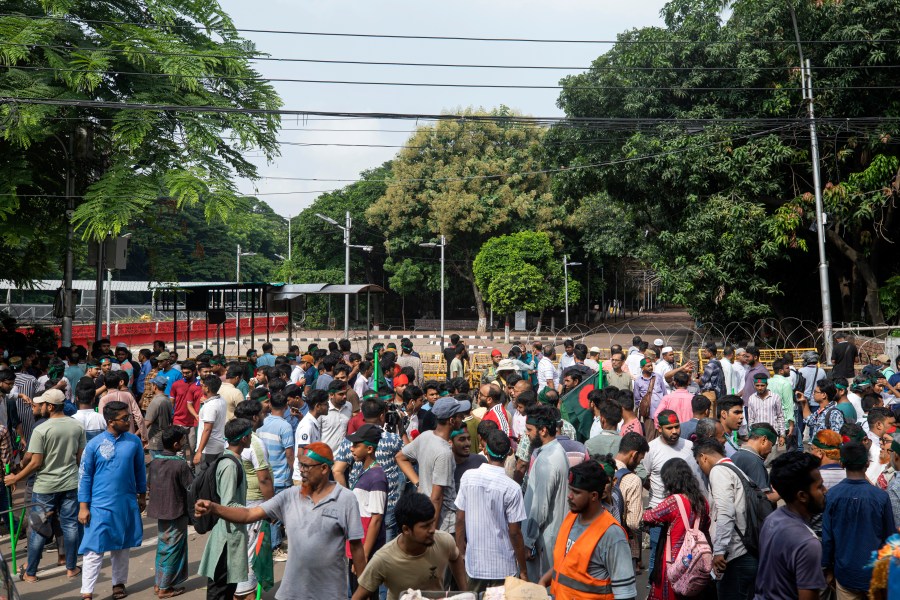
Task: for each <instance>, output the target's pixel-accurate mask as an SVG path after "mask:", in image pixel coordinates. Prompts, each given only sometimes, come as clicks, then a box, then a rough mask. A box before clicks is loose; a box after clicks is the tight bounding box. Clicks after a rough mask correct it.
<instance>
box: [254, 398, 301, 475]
mask: <svg viewBox="0 0 900 600" xmlns="http://www.w3.org/2000/svg"><path fill="white" fill-rule="evenodd" d="M256 434H257V435H259V438H260V439H261V440H262V441H263V443H264V444H265V445H266V451H267V452H268V454H269V464H270V465H271V466H272V481H273V482H274V484H275V485H278V486H286V485H290V484H291V470H292V468H293V465H289V464H288V463H287V456H286V455H285V450H287V449H288V448H293V447H294V430H293V428H292V427H291V425H290V423H288V422H287V421H286V420H284V419H283V418H282V417H279V416H277V415H269V416H267V417H266V420H265V421H264V422H263V426H262V427H260V428H259V429H258V430H257V431H256Z"/></svg>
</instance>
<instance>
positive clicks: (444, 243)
mask: <svg viewBox="0 0 900 600" xmlns="http://www.w3.org/2000/svg"><path fill="white" fill-rule="evenodd" d="M419 245H420V246H422V247H423V248H435V247H438V246H440V248H441V352H443V351H444V249H445V248H446V247H447V238H446V237H444V236H443V235H442V236H441V241H440V242H437V243H436V242H423V243H421V244H419ZM493 322H494V307H493V306H492V307H491V323H493ZM492 326H493V325H492ZM508 336H509V334H507V337H508Z"/></svg>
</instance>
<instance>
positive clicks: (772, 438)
mask: <svg viewBox="0 0 900 600" xmlns="http://www.w3.org/2000/svg"><path fill="white" fill-rule="evenodd" d="M750 435H761V436H763V437H764V438H766V439H767V440H769V441H770V442H772V443H773V444H774V443H776V442H777V441H778V436H777V435H776V434H775V433H774V432H772V431H769V430H768V429H763V428H761V427H754V428H753V429H751V430H750Z"/></svg>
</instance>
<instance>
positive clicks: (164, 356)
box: [156, 352, 172, 360]
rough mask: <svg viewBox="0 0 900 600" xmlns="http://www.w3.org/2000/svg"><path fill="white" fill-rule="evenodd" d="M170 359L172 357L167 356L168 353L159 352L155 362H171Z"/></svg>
mask: <svg viewBox="0 0 900 600" xmlns="http://www.w3.org/2000/svg"><path fill="white" fill-rule="evenodd" d="M171 359H172V355H171V354H169V353H168V352H160V353H159V354H157V355H156V360H171Z"/></svg>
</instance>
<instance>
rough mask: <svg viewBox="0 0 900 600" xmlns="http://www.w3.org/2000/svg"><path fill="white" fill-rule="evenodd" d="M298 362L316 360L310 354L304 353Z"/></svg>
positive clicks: (311, 362) (312, 361) (310, 362)
mask: <svg viewBox="0 0 900 600" xmlns="http://www.w3.org/2000/svg"><path fill="white" fill-rule="evenodd" d="M300 362H306V363H309V364H313V363H314V362H316V360H315V359H314V358H313V356H312V354H304V355H303V356H301V357H300Z"/></svg>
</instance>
